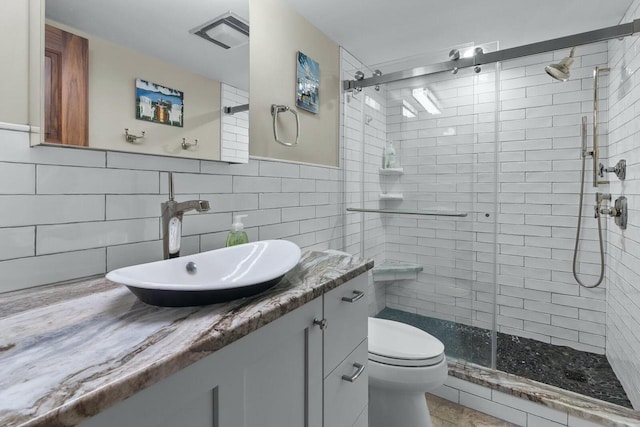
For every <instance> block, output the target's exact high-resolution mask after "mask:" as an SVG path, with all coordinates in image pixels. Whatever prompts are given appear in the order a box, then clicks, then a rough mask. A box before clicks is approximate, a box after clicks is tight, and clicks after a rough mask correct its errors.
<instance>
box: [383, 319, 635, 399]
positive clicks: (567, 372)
mask: <svg viewBox="0 0 640 427" xmlns="http://www.w3.org/2000/svg"><path fill="white" fill-rule="evenodd" d="M377 317H380V318H383V319H389V320H396V321H398V322H402V323H406V324H409V325H412V326H415V327H417V328H419V329H422V330H423V331H426V332H428V333H430V334H431V335H433V336H435V337H436V338H438V339H439V340H440V341H442V343H443V344H444V347H445V354H446V355H447V356H449V357H453V358H456V359H462V360H466V361H468V362H472V363H476V364H478V365H482V366H490V365H491V360H490V355H491V331H489V330H487V329H481V328H477V327H474V326H467V325H463V324H460V323H455V322H450V321H447V320H440V319H434V318H431V317H425V316H421V315H418V314H413V313H407V312H404V311H401V310H394V309H390V308H385V309H384V310H382V311H381V312H380V313H378V316H377ZM497 369H498V370H500V371H503V372H508V373H510V374H515V375H519V376H522V377H525V378H529V379H532V380H535V381H539V382H541V383H545V384H549V385H552V386H555V387H560V388H562V389H565V390H569V391H573V392H575V393H580V394H582V395H585V396H590V397H594V398H596V399H600V400H603V401H606V402H611V403H615V404H617V405H621V406H624V407H627V408H632V406H631V402H629V399H628V398H627V395H626V393H625V391H624V389H623V388H622V385H621V384H620V382H619V381H618V378H617V377H616V375H615V373H614V372H613V370H612V369H611V366H610V365H609V362H608V361H607V358H606V357H605V356H604V355H600V354H594V353H588V352H585V351H579V350H575V349H573V348H570V347H565V346H558V345H552V344H548V343H544V342H541V341H537V340H533V339H530V338H522V337H518V336H515V335H508V334H503V333H500V332H498V354H497Z"/></svg>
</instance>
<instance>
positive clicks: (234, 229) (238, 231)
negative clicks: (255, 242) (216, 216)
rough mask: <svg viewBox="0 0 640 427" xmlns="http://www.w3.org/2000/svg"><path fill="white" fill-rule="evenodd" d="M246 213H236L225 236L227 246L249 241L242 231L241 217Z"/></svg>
mask: <svg viewBox="0 0 640 427" xmlns="http://www.w3.org/2000/svg"><path fill="white" fill-rule="evenodd" d="M247 216H248V215H236V216H235V217H234V220H233V225H232V226H231V231H230V232H229V235H228V236H227V247H229V246H235V245H241V244H243V243H249V236H247V232H246V231H244V224H243V223H242V218H246V217H247Z"/></svg>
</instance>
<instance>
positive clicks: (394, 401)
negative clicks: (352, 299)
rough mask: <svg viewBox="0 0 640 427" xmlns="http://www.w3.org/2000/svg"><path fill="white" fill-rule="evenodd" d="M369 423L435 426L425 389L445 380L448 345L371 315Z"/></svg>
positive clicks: (375, 426) (379, 426)
mask: <svg viewBox="0 0 640 427" xmlns="http://www.w3.org/2000/svg"><path fill="white" fill-rule="evenodd" d="M368 368H369V427H389V426H394V427H431V418H430V417H429V408H428V407H427V402H426V399H425V393H426V392H428V391H431V390H434V389H436V388H438V387H440V386H441V385H442V384H444V382H445V380H446V378H447V372H448V370H447V360H446V358H445V356H444V345H443V344H442V342H440V340H438V339H437V338H435V337H433V336H431V335H429V334H428V333H426V332H424V331H422V330H420V329H418V328H415V327H413V326H409V325H406V324H404V323H400V322H394V321H392V320H385V319H376V318H372V317H370V318H369V367H368Z"/></svg>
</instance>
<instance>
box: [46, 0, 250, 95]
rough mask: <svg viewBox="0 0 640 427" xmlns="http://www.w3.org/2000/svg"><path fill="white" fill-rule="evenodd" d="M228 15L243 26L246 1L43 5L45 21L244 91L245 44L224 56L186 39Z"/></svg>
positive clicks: (70, 0)
mask: <svg viewBox="0 0 640 427" xmlns="http://www.w3.org/2000/svg"><path fill="white" fill-rule="evenodd" d="M228 11H232V12H234V13H235V14H236V15H238V16H240V17H241V18H243V19H245V20H246V21H249V0H182V1H178V0H46V17H47V18H50V19H53V20H54V21H57V22H60V23H63V24H66V25H69V26H70V27H73V28H77V29H79V30H82V31H84V32H86V33H88V34H92V35H95V36H98V37H100V38H102V39H105V40H109V41H112V42H114V43H116V44H119V45H122V46H127V47H129V48H131V49H133V50H136V51H138V52H143V53H146V54H148V55H151V56H155V57H157V58H160V59H162V60H164V61H167V62H170V63H172V64H175V65H178V66H180V67H182V68H186V69H188V70H191V71H193V72H195V73H197V74H200V75H203V76H206V77H209V78H212V79H215V80H219V81H223V82H225V83H228V84H230V85H232V86H235V87H238V88H241V89H245V90H248V88H249V44H246V45H244V46H240V47H237V48H234V49H228V50H226V49H223V48H221V47H219V46H216V45H215V44H212V43H210V42H207V41H206V40H204V39H202V38H200V37H197V36H195V35H193V34H190V33H189V31H190V30H192V29H194V28H195V27H198V26H200V25H202V24H204V23H206V22H209V21H211V20H213V19H214V18H217V17H218V16H220V15H222V14H224V13H226V12H228ZM114 66H116V64H114Z"/></svg>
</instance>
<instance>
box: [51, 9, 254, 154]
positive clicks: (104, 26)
mask: <svg viewBox="0 0 640 427" xmlns="http://www.w3.org/2000/svg"><path fill="white" fill-rule="evenodd" d="M248 3H249V1H248V0H243V1H237V0H216V1H213V2H212V1H210V0H190V2H189V7H188V8H185V7H184V5H181V4H180V2H175V1H172V0H136V1H135V2H131V1H128V0H110V1H108V2H105V1H102V0H48V1H46V2H45V8H46V9H45V17H46V24H47V30H46V31H44V32H45V35H46V37H45V46H44V49H43V50H44V70H45V71H44V77H43V81H44V83H43V85H44V91H45V96H44V99H43V102H44V103H45V108H44V109H45V113H44V117H45V120H44V122H45V126H44V128H45V129H44V131H43V138H42V139H43V141H42V142H44V143H51V144H60V145H77V146H84V147H88V148H92V149H102V150H115V151H126V152H134V153H144V154H156V155H165V156H176V157H186V158H199V159H207V160H223V161H230V162H247V161H248V139H249V137H248V127H249V126H248V111H245V112H242V113H239V114H234V115H232V116H228V115H225V114H224V112H223V108H224V107H225V106H228V107H232V106H238V105H242V104H248V97H249V93H248V86H249V44H248V43H247V41H248V37H247V34H240V33H238V34H240V35H235V34H233V31H231V30H229V28H231V27H230V26H229V24H226V23H225V24H224V25H223V26H224V27H225V30H224V31H222V32H220V31H217V30H215V29H214V28H215V27H218V24H216V25H214V26H213V28H208V29H207V32H206V34H207V35H208V36H210V35H211V34H214V35H215V34H217V33H220V34H221V35H222V36H223V37H225V38H223V39H221V40H222V41H223V43H222V44H224V42H225V41H226V42H230V41H234V42H236V44H237V46H233V47H230V48H228V49H227V48H225V47H223V46H220V43H212V42H211V41H209V40H206V39H204V38H201V37H198V36H197V35H196V34H194V32H193V30H194V29H196V28H198V27H199V26H202V25H203V23H207V22H209V23H212V22H213V21H215V20H216V19H218V18H220V17H222V16H226V17H227V19H228V20H230V22H231V23H232V24H233V25H237V26H238V27H240V28H242V30H243V31H244V32H245V33H248V31H249V26H248V24H249V19H248V18H249V4H248ZM229 11H231V13H229ZM227 27H229V28H227ZM43 28H44V25H43ZM221 28H222V27H220V28H218V29H221ZM243 39H244V42H243V41H242V40H243ZM78 52H79V53H78ZM137 79H138V80H139V81H144V82H145V83H149V85H148V86H151V87H153V88H155V89H152V90H150V89H149V87H146V88H145V89H146V90H148V91H147V92H141V91H140V90H141V89H140V88H139V87H137V86H136V80H137ZM180 95H181V96H180ZM143 101H144V102H143ZM143 109H144V113H143ZM227 127H229V129H233V132H229V129H227ZM243 127H244V128H243ZM125 128H127V129H130V130H131V132H129V133H130V134H133V135H136V136H139V134H140V130H142V129H144V130H145V137H144V139H143V140H139V141H136V143H135V144H132V143H130V142H127V139H126V138H125V137H123V129H125ZM183 138H184V139H185V140H186V141H195V140H198V141H199V142H198V144H197V145H193V146H190V147H189V149H188V150H185V149H183V147H182V141H183Z"/></svg>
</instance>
